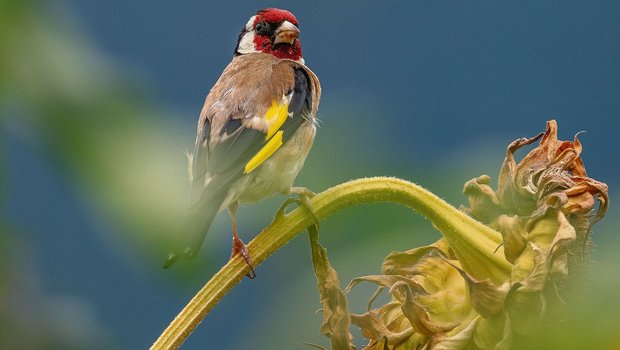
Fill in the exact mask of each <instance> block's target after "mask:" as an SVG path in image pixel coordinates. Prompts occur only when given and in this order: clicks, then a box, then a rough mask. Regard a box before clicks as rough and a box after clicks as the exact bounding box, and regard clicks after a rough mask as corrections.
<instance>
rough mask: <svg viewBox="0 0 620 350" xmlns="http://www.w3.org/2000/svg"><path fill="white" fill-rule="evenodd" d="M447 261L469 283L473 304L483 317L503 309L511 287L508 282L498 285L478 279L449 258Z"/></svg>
mask: <svg viewBox="0 0 620 350" xmlns="http://www.w3.org/2000/svg"><path fill="white" fill-rule="evenodd" d="M446 262H447V263H448V264H450V265H451V266H452V267H454V268H455V269H456V270H457V271H458V272H459V274H460V275H461V276H462V277H463V279H464V280H465V282H466V283H467V287H468V288H469V295H470V298H471V305H472V307H473V308H474V309H475V310H476V311H478V313H480V315H482V317H485V318H488V317H491V316H493V315H495V314H497V313H499V312H500V311H502V309H503V307H504V299H506V294H507V293H508V290H509V288H510V285H509V284H508V282H506V283H503V284H502V285H500V286H496V285H494V284H493V283H492V282H491V281H490V280H488V279H487V280H484V281H478V280H476V279H474V278H473V277H472V276H471V275H469V274H468V273H467V272H466V271H465V270H463V269H461V268H460V267H458V266H456V265H454V264H452V263H451V262H449V261H447V260H446Z"/></svg>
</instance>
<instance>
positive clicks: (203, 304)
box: [151, 177, 511, 349]
mask: <svg viewBox="0 0 620 350" xmlns="http://www.w3.org/2000/svg"><path fill="white" fill-rule="evenodd" d="M378 202H391V203H397V204H402V205H405V206H407V207H409V208H411V209H414V210H416V211H418V212H419V213H420V214H422V215H423V216H424V217H426V218H427V219H428V220H430V221H431V222H432V223H433V225H434V226H435V227H436V228H437V229H438V230H439V231H440V232H441V233H442V234H443V235H444V237H445V238H446V239H447V240H448V242H449V243H450V246H451V247H452V249H453V250H454V252H455V254H456V255H457V257H458V258H459V261H460V262H461V265H462V266H463V268H464V269H465V270H466V271H468V272H469V273H470V274H471V275H472V276H473V277H475V278H478V279H485V278H488V279H491V280H492V281H493V282H496V283H499V282H501V281H504V280H505V279H506V277H507V276H508V275H509V274H510V270H511V265H510V264H509V263H508V262H507V261H506V259H504V254H503V251H502V249H499V250H498V249H496V248H497V247H498V246H499V245H500V244H501V242H502V238H501V235H500V233H499V232H497V231H494V230H492V229H491V228H489V227H488V226H485V225H484V224H482V223H480V222H478V221H476V220H474V219H472V218H471V217H469V216H467V215H466V214H464V213H462V212H461V211H459V210H458V209H456V208H454V207H452V206H450V205H449V204H448V203H446V202H445V201H443V200H442V199H441V198H439V197H437V196H435V195H434V194H432V193H431V192H429V191H427V190H425V189H423V188H422V187H420V186H418V185H415V184H413V183H411V182H407V181H404V180H401V179H396V178H391V177H374V178H366V179H359V180H352V181H349V182H346V183H344V184H341V185H338V186H335V187H332V188H330V189H327V190H326V191H324V192H321V193H319V194H317V195H316V196H314V197H313V198H312V199H311V200H310V205H311V206H312V209H313V212H314V216H315V217H316V218H317V219H319V220H322V219H324V218H326V217H328V216H330V215H332V214H334V213H336V212H338V211H339V210H341V209H344V208H348V207H352V206H354V205H358V204H368V203H378ZM312 223H313V217H312V215H310V214H309V213H308V211H307V210H306V209H305V208H297V209H295V210H293V211H292V212H290V213H289V214H287V215H282V216H277V217H276V218H275V219H274V221H273V222H272V223H271V224H270V225H269V226H268V227H267V228H265V229H264V230H263V231H262V232H261V233H260V234H259V235H258V236H256V238H254V240H252V241H251V242H250V244H249V245H248V248H249V251H250V254H251V256H252V259H253V261H254V264H255V265H259V264H260V263H262V262H263V261H264V260H265V259H266V258H267V257H268V256H270V255H271V254H273V253H274V252H275V251H276V250H278V249H279V248H280V247H282V246H284V245H285V244H286V243H287V242H288V241H290V240H291V239H292V238H293V237H294V236H295V235H297V234H298V233H300V232H302V231H303V230H305V229H306V228H307V227H308V226H310V225H311V224H312ZM496 250H497V251H496ZM248 270H249V268H248V266H247V265H246V264H245V262H244V261H243V259H242V258H240V257H239V256H237V257H235V258H233V259H231V260H230V261H229V262H228V263H227V264H226V265H224V267H222V269H220V271H218V272H217V273H216V274H215V275H214V276H213V277H212V278H211V279H210V280H209V281H208V282H207V284H206V285H205V286H204V287H203V288H202V289H201V290H200V291H199V292H198V294H196V296H194V298H192V300H191V301H190V302H189V303H188V304H187V306H186V307H185V308H184V309H183V310H182V311H181V312H180V313H179V314H178V315H177V317H176V318H175V319H174V320H173V321H172V323H170V325H169V326H168V328H166V330H165V331H164V332H163V333H162V335H161V336H160V337H159V339H157V341H156V342H155V343H154V344H153V346H152V347H151V349H177V348H178V347H179V346H180V345H181V344H182V343H183V341H185V339H186V338H187V337H188V336H189V335H190V334H191V332H193V331H194V329H195V328H196V327H197V326H198V324H199V323H200V322H201V321H202V319H203V318H204V317H205V316H206V315H207V313H208V312H209V311H210V310H211V309H212V308H213V307H214V306H215V305H216V304H217V303H218V302H219V301H220V300H221V299H222V297H224V295H226V293H227V292H228V291H229V290H230V289H231V288H232V287H233V286H234V285H236V284H237V283H239V282H240V281H241V279H243V277H244V276H245V275H246V274H247V273H248Z"/></svg>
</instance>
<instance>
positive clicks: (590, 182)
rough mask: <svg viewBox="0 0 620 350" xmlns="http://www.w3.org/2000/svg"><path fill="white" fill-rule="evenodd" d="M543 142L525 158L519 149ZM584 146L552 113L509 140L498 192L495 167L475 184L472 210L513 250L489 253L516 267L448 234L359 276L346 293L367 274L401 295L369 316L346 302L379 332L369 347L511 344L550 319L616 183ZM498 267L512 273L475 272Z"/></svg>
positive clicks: (469, 188) (369, 330)
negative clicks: (536, 130) (539, 126)
mask: <svg viewBox="0 0 620 350" xmlns="http://www.w3.org/2000/svg"><path fill="white" fill-rule="evenodd" d="M539 140H540V143H539V145H538V146H537V147H535V148H534V149H533V150H531V151H530V152H529V153H528V154H527V155H526V156H525V157H524V158H523V159H522V160H521V161H520V162H519V163H517V162H516V160H515V158H514V153H515V152H516V151H517V150H518V149H520V148H522V147H523V146H526V145H530V144H532V143H534V142H536V141H539ZM581 150H582V147H581V143H580V142H579V139H578V138H577V136H575V138H574V139H573V141H560V140H558V138H557V123H556V122H555V121H554V120H551V121H549V122H547V129H546V131H545V132H543V133H540V134H539V135H537V136H535V137H533V138H529V139H525V138H523V139H519V140H516V141H514V142H512V143H511V144H510V145H509V146H508V149H507V152H506V158H505V160H504V163H503V165H502V168H501V171H500V176H499V183H498V188H497V190H494V189H493V188H492V187H491V186H490V177H489V176H486V175H483V176H480V177H478V178H475V179H472V180H470V181H468V182H467V183H466V184H465V187H464V193H465V194H466V195H467V196H468V198H469V206H468V207H467V208H463V210H464V211H465V212H466V213H467V214H469V215H470V216H472V217H473V218H475V219H477V220H478V221H480V222H482V223H484V224H485V225H487V226H488V227H490V228H492V229H494V230H496V231H498V232H499V233H500V234H501V236H502V240H503V242H502V243H501V246H502V247H501V248H503V249H499V248H500V247H497V248H498V249H496V250H495V252H487V253H488V254H487V255H486V256H490V255H493V254H494V253H495V254H502V255H503V258H502V259H505V263H506V264H508V266H510V272H509V273H503V274H502V273H497V274H489V273H488V272H485V273H480V271H476V269H479V268H486V269H490V268H493V267H488V266H487V267H485V266H484V262H483V261H478V262H476V263H472V262H471V261H462V260H463V259H464V257H466V256H467V255H464V254H462V252H463V249H465V250H466V249H467V246H459V247H456V246H451V245H450V242H451V241H450V240H445V239H440V240H439V241H437V242H435V243H434V244H431V245H429V246H425V247H420V248H415V249H411V250H407V251H404V252H393V253H391V254H390V255H388V257H387V258H386V259H385V261H384V262H383V268H382V274H381V275H372V276H364V277H359V278H356V279H354V280H353V281H351V283H350V284H349V286H348V287H347V288H346V289H345V294H346V292H348V291H349V290H350V289H351V288H353V287H354V286H355V285H357V284H358V283H360V282H362V281H366V282H371V283H375V284H377V285H378V288H379V290H378V291H380V290H388V291H389V293H390V296H391V298H390V301H389V302H388V303H386V304H385V305H381V306H379V307H375V308H373V307H372V306H370V304H369V311H368V312H366V313H364V314H361V315H356V314H349V311H348V309H346V307H345V309H343V311H342V312H346V314H347V319H350V322H351V323H353V324H355V325H357V326H359V327H360V328H361V330H362V334H363V335H364V337H366V338H368V339H369V342H368V344H367V346H366V347H364V349H381V350H385V349H510V348H515V347H516V344H518V343H519V340H520V338H522V337H524V336H527V335H528V334H530V333H531V332H532V331H533V330H535V329H536V328H537V327H538V326H539V325H540V322H542V321H543V320H545V319H548V318H549V315H548V314H549V313H550V312H549V310H550V309H553V308H554V306H555V305H558V304H561V303H558V301H561V299H560V298H561V295H562V292H563V288H564V286H565V283H564V282H565V281H566V280H567V277H568V276H570V275H572V274H574V272H575V271H576V270H578V267H579V266H580V265H583V263H584V262H585V261H587V257H588V254H587V252H588V247H589V246H588V244H587V242H589V236H590V228H591V225H592V224H593V223H594V222H596V221H598V220H600V219H601V218H602V217H603V216H604V214H605V212H606V211H607V207H608V205H609V198H608V194H607V186H606V185H605V184H604V183H602V182H599V181H596V180H594V179H592V178H589V177H588V176H587V174H586V170H585V168H584V165H583V161H582V159H581V156H580V155H581ZM463 242H464V243H463V244H464V245H466V244H467V242H471V241H467V240H463ZM317 244H318V243H317ZM472 249H473V247H472ZM479 256H480V258H478V257H477V256H474V259H476V258H478V259H483V257H484V256H485V255H484V254H483V255H479ZM459 259H461V260H459ZM468 259H471V257H469V258H468ZM489 265H490V264H489ZM490 275H493V276H505V278H503V280H498V279H497V278H495V279H494V280H493V281H492V280H490V279H481V278H479V277H475V276H490ZM371 301H372V300H371ZM349 315H350V316H349ZM342 331H344V328H343V330H342ZM347 332H348V331H347Z"/></svg>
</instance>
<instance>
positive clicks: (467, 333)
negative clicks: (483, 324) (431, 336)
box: [429, 316, 480, 350]
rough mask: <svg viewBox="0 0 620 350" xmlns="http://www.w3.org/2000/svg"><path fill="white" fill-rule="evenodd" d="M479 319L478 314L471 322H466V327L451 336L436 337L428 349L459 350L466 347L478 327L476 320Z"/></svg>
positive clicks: (471, 340)
mask: <svg viewBox="0 0 620 350" xmlns="http://www.w3.org/2000/svg"><path fill="white" fill-rule="evenodd" d="M479 321H480V316H478V317H476V318H475V319H473V320H472V321H471V322H469V323H468V324H467V327H465V328H463V329H462V330H460V331H459V332H458V333H456V334H454V335H452V336H445V337H441V338H438V339H437V340H436V343H435V344H434V346H433V347H432V348H429V350H461V349H466V348H467V347H468V345H470V344H471V343H472V342H473V335H474V331H475V330H476V327H478V322H479Z"/></svg>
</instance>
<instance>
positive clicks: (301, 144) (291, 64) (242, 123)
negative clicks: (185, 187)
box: [164, 8, 321, 278]
mask: <svg viewBox="0 0 620 350" xmlns="http://www.w3.org/2000/svg"><path fill="white" fill-rule="evenodd" d="M299 33H300V30H299V23H298V21H297V18H295V16H294V15H293V14H292V13H291V12H289V11H287V10H283V9H278V8H266V9H263V10H260V11H258V12H257V13H256V14H255V15H253V16H252V17H250V19H249V20H248V22H247V23H246V24H245V26H243V28H242V30H241V33H240V34H239V37H238V40H237V45H236V47H235V50H234V54H233V59H232V61H231V62H230V63H229V64H228V66H227V67H226V68H225V69H224V71H223V72H222V74H221V76H220V77H219V79H218V80H217V82H216V83H215V85H213V87H212V88H211V90H210V92H209V93H208V95H207V97H206V99H205V102H204V105H203V107H202V110H201V112H200V116H199V118H198V125H197V128H196V142H195V145H194V150H193V153H191V154H189V155H188V160H189V173H190V196H189V197H190V200H189V213H188V219H187V220H186V224H185V226H184V232H183V235H184V236H185V239H184V241H183V244H180V245H179V246H178V247H176V248H175V249H173V250H172V251H171V252H170V253H169V255H168V258H167V260H166V262H165V263H164V267H165V268H167V267H169V266H171V265H172V264H174V263H175V262H176V261H177V260H178V259H179V257H183V258H191V257H192V256H194V255H195V254H196V253H197V251H198V250H199V249H200V247H201V245H202V243H203V241H204V238H205V236H206V234H207V232H208V230H209V227H210V226H211V224H212V222H213V220H214V218H215V216H216V214H217V213H219V212H220V211H223V210H224V209H228V212H229V214H230V218H231V224H232V238H233V244H232V252H231V258H232V257H234V256H235V255H237V254H241V256H242V257H243V259H244V260H245V262H246V264H247V265H248V266H249V271H250V272H249V273H248V277H250V278H254V277H255V276H256V274H255V272H254V267H253V264H252V259H251V257H250V255H249V252H248V249H247V246H246V245H245V243H243V241H242V240H241V238H240V237H239V233H238V231H237V208H238V206H239V204H240V203H248V202H256V201H259V200H261V199H263V198H265V197H270V196H272V195H274V194H276V193H282V194H285V195H288V194H291V193H295V189H297V188H294V187H293V181H294V180H295V178H296V177H297V175H298V173H299V171H300V170H301V168H302V166H303V164H304V162H305V160H306V157H307V156H308V153H309V152H310V149H311V148H312V144H313V142H314V137H315V134H316V130H317V118H316V115H317V109H318V105H319V100H320V97H321V84H320V82H319V79H318V77H317V76H316V74H314V72H312V71H311V70H310V68H308V67H307V66H306V65H305V61H304V58H303V56H302V50H301V44H300V41H299ZM301 192H303V191H301Z"/></svg>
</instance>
